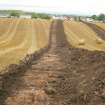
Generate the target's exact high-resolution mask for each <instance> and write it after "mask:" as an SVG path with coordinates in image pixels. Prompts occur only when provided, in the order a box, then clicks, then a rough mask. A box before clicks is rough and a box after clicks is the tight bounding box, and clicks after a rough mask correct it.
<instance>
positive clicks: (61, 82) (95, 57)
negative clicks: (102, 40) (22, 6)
mask: <svg viewBox="0 0 105 105" xmlns="http://www.w3.org/2000/svg"><path fill="white" fill-rule="evenodd" d="M50 44H51V47H50V49H49V51H48V52H46V53H44V54H43V55H42V57H41V58H40V59H38V60H35V61H33V63H32V66H31V67H30V68H29V69H27V70H26V72H25V73H20V74H15V75H14V76H13V75H12V76H8V77H7V78H5V83H4V85H3V87H4V91H5V94H4V93H3V97H2V96H1V97H0V105H105V73H104V72H105V71H104V70H105V53H104V52H99V51H95V52H90V51H87V50H83V49H76V48H72V47H71V46H70V45H69V44H68V42H67V40H66V37H65V33H64V28H63V24H62V21H60V20H56V21H54V22H53V23H52V30H51V43H50Z"/></svg>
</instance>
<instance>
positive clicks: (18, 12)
mask: <svg viewBox="0 0 105 105" xmlns="http://www.w3.org/2000/svg"><path fill="white" fill-rule="evenodd" d="M0 14H9V17H18V18H19V17H20V16H21V15H30V16H31V18H41V19H50V18H51V17H50V16H49V15H48V14H44V13H35V12H24V11H21V10H0Z"/></svg>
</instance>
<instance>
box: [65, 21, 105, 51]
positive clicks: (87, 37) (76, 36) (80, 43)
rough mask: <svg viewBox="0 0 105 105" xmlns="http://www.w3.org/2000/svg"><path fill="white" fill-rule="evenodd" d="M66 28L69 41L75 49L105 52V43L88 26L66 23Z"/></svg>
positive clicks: (79, 23)
mask: <svg viewBox="0 0 105 105" xmlns="http://www.w3.org/2000/svg"><path fill="white" fill-rule="evenodd" d="M64 28H65V33H66V35H67V37H68V38H67V39H68V41H69V42H70V43H71V44H72V45H73V46H74V47H77V48H84V49H88V50H101V51H105V41H104V40H102V39H101V38H100V37H99V36H98V35H97V34H96V33H95V32H94V31H93V30H92V29H91V28H90V27H89V26H87V25H86V24H84V23H82V22H75V21H72V22H71V21H65V22H64Z"/></svg>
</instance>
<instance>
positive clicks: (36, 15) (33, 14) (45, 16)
mask: <svg viewBox="0 0 105 105" xmlns="http://www.w3.org/2000/svg"><path fill="white" fill-rule="evenodd" d="M31 18H41V19H50V16H48V15H47V14H42V13H32V16H31Z"/></svg>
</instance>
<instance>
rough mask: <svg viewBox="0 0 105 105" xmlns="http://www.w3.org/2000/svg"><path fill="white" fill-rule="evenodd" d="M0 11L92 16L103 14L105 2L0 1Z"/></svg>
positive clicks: (85, 0) (96, 0)
mask: <svg viewBox="0 0 105 105" xmlns="http://www.w3.org/2000/svg"><path fill="white" fill-rule="evenodd" d="M0 9H17V10H25V11H34V12H46V13H58V14H75V15H93V14H100V13H105V0H0Z"/></svg>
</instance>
